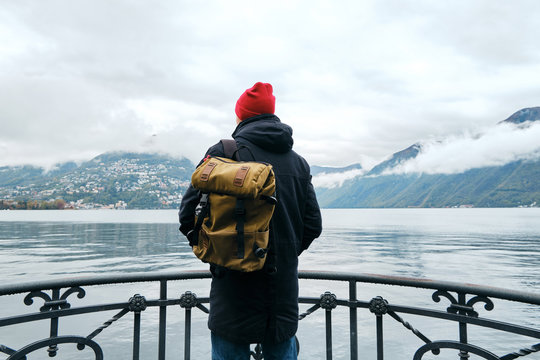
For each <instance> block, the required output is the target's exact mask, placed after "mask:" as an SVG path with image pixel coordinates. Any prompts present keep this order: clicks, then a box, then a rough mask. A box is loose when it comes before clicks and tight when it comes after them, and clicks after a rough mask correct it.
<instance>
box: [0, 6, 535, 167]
mask: <svg viewBox="0 0 540 360" xmlns="http://www.w3.org/2000/svg"><path fill="white" fill-rule="evenodd" d="M538 19H540V1H536V0H529V1H525V0H513V1H502V0H501V1H496V0H486V1H477V0H465V1H461V0H452V1H442V0H441V1H431V0H426V1H407V0H395V1H384V0H373V1H363V0H354V1H314V0H309V1H293V0H288V1H272V2H269V1H266V2H262V1H260V2H259V1H253V0H250V1H234V0H231V1H219V2H218V1H196V0H193V1H179V0H174V1H173V0H171V1H147V0H145V1H127V0H126V1H116V0H87V1H82V0H62V1H53V0H34V1H30V0H17V1H8V0H0V125H1V129H0V165H7V164H10V165H13V164H23V163H31V164H39V165H45V166H50V165H51V164H53V163H56V162H59V161H65V160H76V161H81V160H88V159H90V158H92V157H93V156H96V155H98V154H100V153H103V152H106V151H112V150H136V151H165V152H168V153H171V154H175V155H183V156H186V157H188V158H189V159H191V160H192V161H194V162H196V161H198V160H199V159H200V158H201V157H202V156H203V154H204V152H205V151H206V149H207V148H208V147H209V146H210V145H212V144H214V143H215V142H216V141H217V140H219V139H221V138H227V137H230V134H231V133H232V132H233V130H234V126H235V122H234V120H235V115H234V105H235V102H236V100H237V98H238V97H239V96H240V94H241V93H242V92H243V91H244V90H245V89H246V88H248V87H251V86H252V85H253V84H254V83H255V82H257V81H263V82H269V83H271V84H272V85H273V86H274V94H275V96H276V99H277V102H276V115H278V116H279V117H280V118H281V120H282V121H283V122H285V123H287V124H289V125H291V126H292V127H293V129H294V135H293V136H294V139H295V150H296V151H297V152H299V153H300V154H302V155H303V156H304V157H305V158H306V159H307V160H308V161H309V162H310V163H311V164H314V165H330V166H342V165H348V164H352V163H357V162H360V163H362V164H363V165H364V166H365V167H370V166H373V165H374V164H375V163H377V162H379V161H381V160H383V159H384V158H385V157H387V156H389V155H391V154H392V153H394V152H396V151H399V150H402V149H404V148H406V147H408V146H410V145H411V144H413V143H416V142H419V141H424V142H430V141H431V142H433V143H434V144H440V143H438V142H437V141H440V140H444V139H465V138H474V136H472V137H471V136H469V135H468V134H478V133H486V134H488V135H489V134H491V135H497V134H498V133H497V134H492V133H491V132H492V131H494V130H491V128H492V127H493V126H494V125H495V124H496V123H497V122H499V121H501V120H504V119H505V118H507V117H508V116H510V115H511V114H512V113H514V112H515V111H517V110H519V109H521V108H525V107H532V106H540V46H539V40H538V39H539V38H540V26H539V22H538ZM497 131H499V130H497ZM502 139H503V140H502V141H506V140H504V139H505V136H502ZM444 141H446V140H444ZM508 141H510V140H508ZM519 142H520V140H519V139H518V140H516V144H517V145H519V144H518V143H519ZM447 143H448V142H445V144H447ZM512 144H514V143H512ZM512 144H509V145H508V147H510V148H512V146H513V145H512ZM462 145H467V143H462ZM455 149H456V150H459V149H461V150H463V147H459V146H458V147H457V148H455ZM438 150H440V151H445V149H443V148H439V149H438ZM446 150H448V149H446ZM510 151H513V148H512V149H510ZM426 161H427V160H426ZM442 171H444V170H442Z"/></svg>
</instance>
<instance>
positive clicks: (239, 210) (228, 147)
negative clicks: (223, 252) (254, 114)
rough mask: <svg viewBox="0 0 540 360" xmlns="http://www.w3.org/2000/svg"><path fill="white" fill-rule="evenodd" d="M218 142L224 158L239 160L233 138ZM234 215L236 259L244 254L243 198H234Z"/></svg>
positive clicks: (244, 212) (244, 216)
mask: <svg viewBox="0 0 540 360" xmlns="http://www.w3.org/2000/svg"><path fill="white" fill-rule="evenodd" d="M220 142H221V144H222V145H223V152H224V153H225V157H226V158H229V159H232V160H239V159H238V147H237V146H236V141H235V140H233V139H223V140H220ZM234 215H235V218H236V233H237V235H236V241H237V247H238V252H237V253H236V257H237V258H238V259H243V258H244V255H245V249H244V224H245V222H246V208H245V207H244V200H242V199H237V200H236V206H235V209H234Z"/></svg>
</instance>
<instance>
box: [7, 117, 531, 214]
mask: <svg viewBox="0 0 540 360" xmlns="http://www.w3.org/2000/svg"><path fill="white" fill-rule="evenodd" d="M194 168H195V165H194V164H193V163H191V161H189V160H187V159H185V158H184V159H177V158H174V157H171V156H167V155H163V154H161V155H159V154H145V153H141V154H136V153H127V152H126V153H121V152H118V153H109V154H103V155H100V156H98V157H96V158H94V159H92V160H90V161H87V162H85V163H82V164H75V163H73V162H69V163H63V164H58V165H57V166H56V167H54V168H52V169H48V170H45V169H43V168H39V167H34V166H5V167H0V201H2V204H0V205H2V206H3V207H4V208H6V207H8V208H16V206H17V205H18V206H19V207H18V208H25V207H23V206H29V204H30V202H32V206H33V208H36V207H38V206H39V204H37V203H35V201H36V200H40V201H49V202H50V201H54V200H55V199H62V200H65V201H66V204H67V205H68V206H70V207H74V208H96V207H97V208H99V207H109V208H110V207H115V206H116V207H118V206H119V205H118V204H120V206H121V207H122V208H125V207H127V208H175V207H178V205H179V202H180V199H181V195H182V194H183V192H184V191H185V189H186V188H187V185H188V184H189V181H190V175H191V172H192V171H193V170H194ZM311 170H312V175H313V184H314V186H315V189H316V191H317V195H318V199H319V202H320V205H321V206H322V207H330V208H372V207H383V208H384V207H460V206H467V207H468V206H476V207H516V206H537V204H539V203H540V180H539V179H540V107H534V108H526V109H522V110H519V111H517V112H516V113H514V114H513V115H511V116H510V117H509V118H508V119H506V120H503V121H500V122H497V121H494V125H493V127H491V128H489V129H485V130H484V131H482V132H478V133H463V134H460V135H452V136H448V137H447V138H445V139H437V140H425V141H422V140H420V141H418V142H417V143H415V144H412V145H411V146H409V147H408V148H406V149H403V150H401V151H398V152H396V153H394V154H393V155H391V156H389V157H388V159H386V160H384V161H382V162H381V163H379V164H377V165H376V166H374V167H373V168H371V169H366V168H363V167H362V165H361V164H353V165H350V166H347V167H341V168H334V167H323V166H316V165H313V166H312V168H311ZM21 202H22V205H21ZM6 204H7V205H6Z"/></svg>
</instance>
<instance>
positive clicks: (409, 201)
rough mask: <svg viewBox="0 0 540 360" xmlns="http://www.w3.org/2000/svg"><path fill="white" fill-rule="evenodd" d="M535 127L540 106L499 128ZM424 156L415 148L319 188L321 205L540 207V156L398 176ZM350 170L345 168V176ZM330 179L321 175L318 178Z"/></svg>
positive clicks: (406, 173) (352, 206) (525, 111)
mask: <svg viewBox="0 0 540 360" xmlns="http://www.w3.org/2000/svg"><path fill="white" fill-rule="evenodd" d="M535 122H540V107H534V108H526V109H522V110H519V111H517V112H516V113H514V114H512V115H511V116H510V117H509V118H507V119H506V120H503V121H501V122H499V123H498V124H497V126H498V125H501V124H507V125H514V126H516V128H515V129H516V130H512V129H513V128H511V129H510V130H505V131H520V130H522V131H526V130H527V128H528V127H530V126H532V124H533V123H534V124H535V125H537V124H538V123H535ZM537 126H538V125H537ZM505 129H506V128H505ZM477 138H481V135H477V136H473V137H472V139H473V140H471V141H474V139H477ZM536 141H537V142H536V144H540V139H537V140H536ZM500 145H502V144H500ZM537 148H538V147H537ZM422 151H423V146H422V144H421V143H416V144H413V145H411V146H409V147H408V148H406V149H404V150H401V151H398V152H396V153H394V154H393V155H392V156H390V157H389V159H387V160H385V161H383V162H381V163H380V164H378V165H376V166H375V167H373V168H372V169H371V170H370V171H368V172H366V173H365V174H363V175H361V176H356V177H354V178H353V179H349V180H347V181H345V182H343V183H342V184H340V186H329V187H318V188H316V191H317V196H318V199H319V202H320V204H321V206H323V207H328V208H393V207H519V206H522V207H525V206H536V205H537V204H538V203H540V156H538V155H539V154H536V156H529V157H525V158H522V159H516V160H515V161H509V162H506V163H504V164H501V165H496V166H481V167H474V168H470V169H467V170H464V171H460V172H456V173H449V174H447V173H426V172H403V171H399V170H400V169H403V167H404V165H406V164H407V163H408V162H410V161H412V160H414V159H417V157H419V155H420V154H422ZM450 155H452V154H450ZM533 155H534V154H533ZM346 171H347V170H346V169H345V168H344V169H343V173H346ZM335 173H336V170H334V171H332V176H334V177H335ZM325 175H326V174H324V173H323V174H320V173H319V174H318V175H316V176H315V179H316V178H317V176H319V177H320V176H325Z"/></svg>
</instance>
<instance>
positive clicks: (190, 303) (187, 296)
mask: <svg viewBox="0 0 540 360" xmlns="http://www.w3.org/2000/svg"><path fill="white" fill-rule="evenodd" d="M198 303H199V301H198V300H197V295H195V294H194V293H192V292H191V291H186V292H185V293H184V294H183V295H182V296H181V297H180V306H181V307H183V308H184V309H186V324H185V331H184V333H185V337H184V359H185V360H189V359H190V358H191V309H192V308H193V307H195V306H197V305H198Z"/></svg>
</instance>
